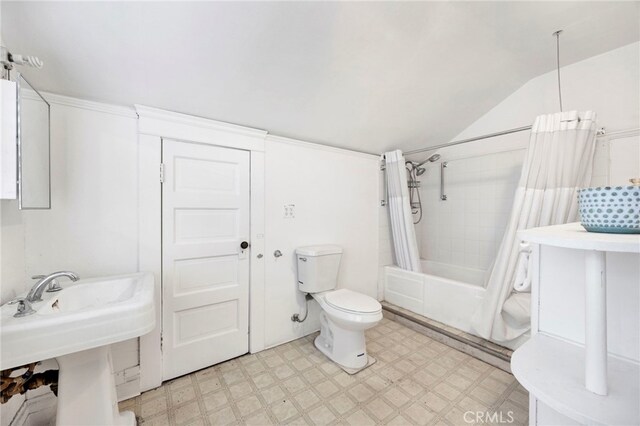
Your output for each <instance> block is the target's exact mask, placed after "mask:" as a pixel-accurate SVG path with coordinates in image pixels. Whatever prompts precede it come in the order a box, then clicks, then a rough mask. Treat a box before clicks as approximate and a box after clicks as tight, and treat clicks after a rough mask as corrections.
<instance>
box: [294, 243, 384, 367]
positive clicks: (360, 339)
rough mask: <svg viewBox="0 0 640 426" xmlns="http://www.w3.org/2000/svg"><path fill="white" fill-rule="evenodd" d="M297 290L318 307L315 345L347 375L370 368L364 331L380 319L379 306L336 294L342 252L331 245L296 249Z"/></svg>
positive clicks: (361, 297)
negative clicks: (308, 294) (309, 297)
mask: <svg viewBox="0 0 640 426" xmlns="http://www.w3.org/2000/svg"><path fill="white" fill-rule="evenodd" d="M296 255H297V258H298V288H299V289H300V291H302V292H304V293H310V294H311V295H312V296H313V298H314V299H315V300H316V301H317V302H318V303H319V304H320V307H321V308H322V313H321V316H320V326H321V328H320V335H319V336H318V337H317V338H316V340H315V345H316V347H317V348H318V349H320V351H321V352H322V353H324V354H325V355H326V356H327V357H329V358H330V359H331V360H332V361H334V362H335V363H336V364H338V365H339V366H340V367H342V369H343V370H345V371H346V372H347V373H349V374H354V373H357V372H358V371H360V370H362V369H363V368H365V367H367V366H369V365H371V364H373V363H374V362H375V359H374V358H372V357H368V356H367V349H366V344H365V336H364V331H365V330H367V329H369V328H371V327H373V326H374V325H376V324H377V323H378V322H379V321H380V320H381V319H382V306H381V305H380V303H378V301H377V300H375V299H374V298H372V297H369V296H367V295H364V294H361V293H357V292H355V291H351V290H346V289H341V290H335V288H336V282H337V279H338V269H339V268H340V258H341V257H342V248H341V247H339V246H334V245H322V246H308V247H299V248H298V249H297V250H296Z"/></svg>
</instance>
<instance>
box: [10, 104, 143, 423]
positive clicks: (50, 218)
mask: <svg viewBox="0 0 640 426" xmlns="http://www.w3.org/2000/svg"><path fill="white" fill-rule="evenodd" d="M88 105H89V106H90V108H89V109H87V108H81V107H77V106H70V105H64V104H60V103H52V105H51V191H52V194H51V195H52V199H51V206H52V207H51V210H24V211H19V210H18V206H17V202H16V201H2V205H1V209H2V234H1V244H2V253H3V256H2V259H1V262H2V263H1V268H0V269H1V274H0V277H1V280H2V281H1V282H0V286H1V289H2V294H1V296H2V302H5V301H7V300H8V299H10V298H12V297H14V296H15V295H16V294H18V293H21V292H23V291H26V290H27V289H28V288H30V286H31V285H32V283H33V280H31V279H30V277H31V276H32V275H36V274H46V273H51V272H54V271H57V270H72V271H75V272H77V273H78V274H79V275H80V277H81V278H89V277H95V276H103V275H114V274H122V273H128V272H135V271H137V269H138V266H137V247H138V246H137V187H136V179H137V147H136V143H135V142H136V140H137V120H136V116H135V114H134V112H133V110H132V109H127V108H113V109H112V110H111V112H106V111H109V109H108V108H107V109H105V108H103V106H102V105H101V104H92V103H89V104H88ZM91 108H93V109H91ZM96 109H102V110H101V111H98V110H96ZM63 285H64V283H63ZM113 353H114V368H115V370H116V371H121V370H124V369H127V368H130V367H134V366H136V365H137V364H138V345H137V340H131V341H128V342H122V343H119V344H117V345H114V351H113ZM8 411H11V410H8ZM7 415H8V414H7ZM6 420H7V419H6V418H5V413H4V412H3V418H2V421H3V423H4V422H5V421H6Z"/></svg>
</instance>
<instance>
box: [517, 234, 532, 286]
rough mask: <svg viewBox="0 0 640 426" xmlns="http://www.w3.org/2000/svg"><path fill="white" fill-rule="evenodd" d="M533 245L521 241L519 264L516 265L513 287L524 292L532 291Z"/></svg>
mask: <svg viewBox="0 0 640 426" xmlns="http://www.w3.org/2000/svg"><path fill="white" fill-rule="evenodd" d="M531 261H532V259H531V246H530V245H529V243H520V251H519V252H518V264H517V265H516V278H515V280H514V282H513V289H514V290H515V291H517V292H520V293H524V292H530V291H531V277H530V271H531V266H532V265H531Z"/></svg>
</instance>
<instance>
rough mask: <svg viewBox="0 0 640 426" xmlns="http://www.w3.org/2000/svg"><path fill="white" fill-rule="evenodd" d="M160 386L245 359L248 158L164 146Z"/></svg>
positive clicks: (202, 148)
mask: <svg viewBox="0 0 640 426" xmlns="http://www.w3.org/2000/svg"><path fill="white" fill-rule="evenodd" d="M162 161H163V164H164V183H163V185H162V260H163V265H162V268H163V307H162V310H163V331H162V332H163V343H162V351H163V379H164V380H167V379H171V378H173V377H176V376H180V375H183V374H186V373H189V372H192V371H195V370H199V369H201V368H204V367H207V366H210V365H213V364H217V363H219V362H222V361H225V360H227V359H230V358H233V357H236V356H238V355H242V354H244V353H246V352H247V351H248V342H249V339H248V330H249V257H248V253H246V252H247V250H248V249H247V250H242V249H241V248H240V243H241V242H242V241H248V238H249V152H247V151H241V150H235V149H227V148H220V147H215V146H210V145H200V144H193V143H186V142H178V141H172V140H163V142H162Z"/></svg>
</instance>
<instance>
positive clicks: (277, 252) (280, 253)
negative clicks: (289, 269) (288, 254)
mask: <svg viewBox="0 0 640 426" xmlns="http://www.w3.org/2000/svg"><path fill="white" fill-rule="evenodd" d="M273 256H274V257H276V258H278V257H282V252H281V251H280V250H276V251H274V252H273Z"/></svg>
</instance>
